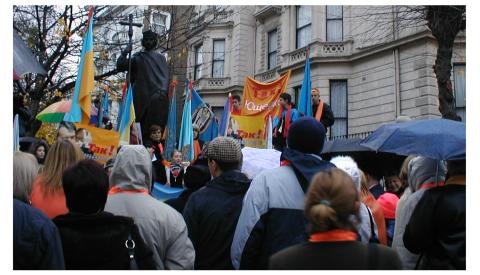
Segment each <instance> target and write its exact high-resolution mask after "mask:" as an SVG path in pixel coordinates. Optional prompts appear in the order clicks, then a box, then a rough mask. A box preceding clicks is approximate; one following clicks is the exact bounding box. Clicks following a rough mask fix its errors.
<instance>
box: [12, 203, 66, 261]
mask: <svg viewBox="0 0 480 275" xmlns="http://www.w3.org/2000/svg"><path fill="white" fill-rule="evenodd" d="M13 269H23V270H24V269H28V270H32V269H65V263H64V261H63V250H62V243H61V241H60V235H59V233H58V229H57V227H56V226H55V225H54V224H53V222H52V221H51V220H50V219H49V218H48V217H47V216H45V215H44V214H43V213H41V212H40V211H39V210H37V209H35V208H33V207H31V206H30V205H28V204H26V203H24V202H21V201H19V200H17V199H13Z"/></svg>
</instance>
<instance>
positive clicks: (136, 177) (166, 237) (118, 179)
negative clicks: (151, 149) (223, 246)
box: [105, 145, 195, 269]
mask: <svg viewBox="0 0 480 275" xmlns="http://www.w3.org/2000/svg"><path fill="white" fill-rule="evenodd" d="M151 179H152V165H151V159H150V155H149V153H148V151H147V149H145V147H143V146H142V145H124V146H122V147H121V149H120V151H119V152H118V155H117V157H116V161H115V164H114V166H113V169H112V173H111V174H110V187H116V188H119V189H120V190H124V191H127V192H119V193H115V194H109V196H108V199H107V203H106V205H105V211H107V212H110V213H113V214H115V215H120V216H127V217H131V218H133V220H134V221H135V224H137V226H138V228H139V231H140V235H141V236H142V238H143V239H144V240H145V243H146V244H147V245H149V247H150V249H152V252H153V258H154V260H155V264H156V268H157V269H192V268H193V264H194V260H195V251H194V250H193V245H192V242H191V241H190V239H189V238H188V232H187V226H186V224H185V221H184V220H183V217H182V216H181V215H180V214H179V213H178V212H177V211H176V210H175V209H173V208H171V207H170V206H168V205H166V204H165V203H163V202H160V201H158V200H156V199H155V198H153V197H152V196H150V194H148V191H149V190H151V184H152V182H151Z"/></svg>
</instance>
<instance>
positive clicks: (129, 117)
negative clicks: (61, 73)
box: [118, 85, 135, 144]
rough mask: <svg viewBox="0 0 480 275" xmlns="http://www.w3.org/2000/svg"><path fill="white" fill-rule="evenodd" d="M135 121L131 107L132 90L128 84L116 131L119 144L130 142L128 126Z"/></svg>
mask: <svg viewBox="0 0 480 275" xmlns="http://www.w3.org/2000/svg"><path fill="white" fill-rule="evenodd" d="M134 122H135V109H134V107H133V90H132V86H131V85H129V86H128V91H127V95H126V97H125V104H124V105H123V110H122V118H121V120H120V127H118V132H119V134H120V144H129V143H130V126H131V125H132V124H133V123H134Z"/></svg>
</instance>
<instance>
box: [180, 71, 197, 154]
mask: <svg viewBox="0 0 480 275" xmlns="http://www.w3.org/2000/svg"><path fill="white" fill-rule="evenodd" d="M178 150H180V151H181V152H182V154H183V159H184V160H186V161H192V160H193V159H194V157H195V154H194V149H193V126H192V84H191V83H190V84H189V81H188V80H186V81H185V104H184V105H183V114H182V125H181V128H180V139H179V141H178Z"/></svg>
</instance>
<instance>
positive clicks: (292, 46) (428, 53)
mask: <svg viewBox="0 0 480 275" xmlns="http://www.w3.org/2000/svg"><path fill="white" fill-rule="evenodd" d="M195 9H196V11H197V14H198V19H197V20H198V21H197V24H196V26H197V27H195V28H192V29H191V31H190V32H189V34H188V35H187V37H188V42H187V43H188V49H189V51H188V52H189V54H188V61H187V64H188V65H187V75H188V76H189V78H191V79H195V87H196V88H197V89H198V90H199V91H200V94H201V96H202V97H203V98H204V99H205V100H206V101H207V102H208V103H210V104H211V106H212V107H213V110H214V111H215V112H216V114H217V116H220V115H221V112H222V111H223V105H224V103H225V99H226V96H227V95H228V93H232V94H239V95H241V94H242V92H243V82H244V79H245V77H246V76H254V77H255V79H256V80H258V81H261V82H269V81H273V80H275V79H276V78H277V77H278V76H279V75H281V74H283V73H285V72H286V71H288V70H291V72H292V74H291V77H290V80H289V83H288V87H287V91H286V92H288V93H290V94H291V95H292V98H294V99H295V100H298V93H299V91H300V87H301V85H302V81H303V73H304V65H305V59H306V55H307V48H309V49H310V53H309V57H310V62H311V81H312V87H317V88H319V89H320V93H321V98H322V99H323V100H325V101H326V102H328V103H329V104H330V105H331V106H332V109H333V111H334V113H335V117H336V120H335V125H334V126H333V127H332V128H331V129H330V131H329V136H330V138H338V137H347V136H348V137H352V136H359V137H362V136H363V135H365V134H366V133H368V132H370V131H373V130H375V129H376V128H378V127H379V126H380V125H382V124H385V123H391V122H393V121H395V120H396V118H397V117H399V116H401V115H404V116H409V117H411V118H412V119H422V118H431V117H439V116H440V113H439V111H438V98H437V95H438V90H437V83H436V78H435V74H434V72H433V68H432V66H433V65H434V63H435V56H436V50H437V46H436V41H435V39H434V37H433V36H432V35H431V33H430V31H429V30H428V29H427V27H426V26H425V24H424V22H418V23H412V22H414V21H413V20H414V19H413V18H412V19H409V18H408V16H409V15H408V14H407V15H405V14H403V13H402V10H401V8H399V7H395V6H375V7H371V6H320V5H317V6H232V7H230V8H229V12H227V13H226V14H225V16H224V17H222V18H221V20H216V21H215V20H214V21H213V22H212V23H209V24H203V25H202V24H198V22H203V21H205V20H207V18H209V16H210V17H212V16H213V17H214V18H215V16H216V15H215V14H213V15H212V14H208V7H205V6H195ZM202 20H203V21H202ZM465 63H466V56H465V33H460V34H459V35H458V37H457V41H456V44H455V47H454V53H453V60H452V65H453V71H452V81H453V85H454V92H455V96H456V98H455V102H456V105H457V112H458V114H459V115H460V116H461V117H462V118H463V120H465Z"/></svg>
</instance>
